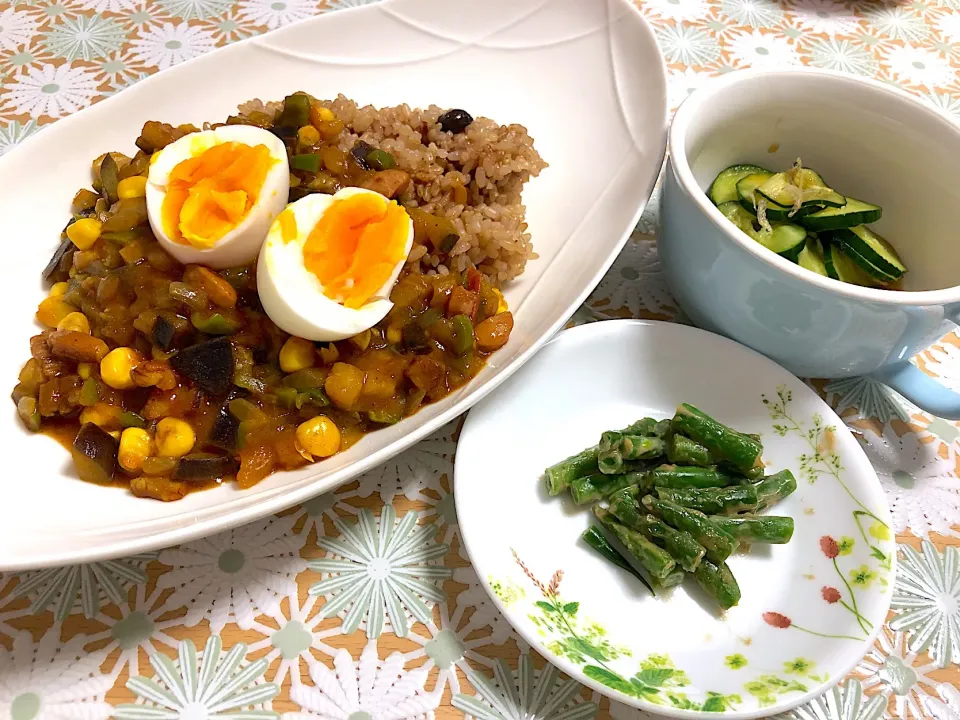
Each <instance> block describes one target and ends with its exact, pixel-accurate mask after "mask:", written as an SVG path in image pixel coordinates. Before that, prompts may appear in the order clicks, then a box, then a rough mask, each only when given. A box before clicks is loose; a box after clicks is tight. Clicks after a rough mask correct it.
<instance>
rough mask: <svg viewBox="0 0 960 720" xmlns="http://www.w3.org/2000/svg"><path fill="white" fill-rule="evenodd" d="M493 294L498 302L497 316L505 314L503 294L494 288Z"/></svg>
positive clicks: (505, 303)
mask: <svg viewBox="0 0 960 720" xmlns="http://www.w3.org/2000/svg"><path fill="white" fill-rule="evenodd" d="M493 293H494V295H496V296H497V300H498V302H497V315H499V314H500V313H505V312H506V311H507V301H506V300H505V299H504V297H503V293H502V292H500V291H499V290H497V289H496V288H493Z"/></svg>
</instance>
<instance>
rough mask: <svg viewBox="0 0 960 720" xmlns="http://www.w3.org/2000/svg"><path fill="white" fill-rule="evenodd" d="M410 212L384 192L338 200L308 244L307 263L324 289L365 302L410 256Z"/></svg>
mask: <svg viewBox="0 0 960 720" xmlns="http://www.w3.org/2000/svg"><path fill="white" fill-rule="evenodd" d="M409 233H410V216H409V215H407V211H406V210H404V209H403V208H402V207H400V206H399V205H397V203H395V202H393V201H390V200H387V199H386V198H385V197H383V196H382V195H376V194H374V193H363V194H358V195H351V196H350V197H346V198H342V199H339V200H336V201H335V202H334V203H333V204H332V205H331V206H330V207H329V208H328V209H327V211H326V212H325V213H324V214H323V216H322V217H321V218H320V222H318V223H317V224H316V225H315V226H314V228H313V230H311V231H310V235H309V236H307V240H306V242H305V243H304V244H303V264H304V266H305V267H306V268H307V270H309V271H310V272H312V273H313V274H314V275H316V277H317V279H318V280H319V281H320V284H321V285H322V286H323V293H324V295H326V296H327V297H328V298H330V299H331V300H334V301H336V302H338V303H340V304H341V305H343V306H344V307H348V308H351V309H357V308H360V307H363V305H365V304H366V303H367V301H368V300H369V299H370V298H371V297H373V295H374V293H376V292H377V291H378V290H379V289H380V288H381V287H383V285H384V284H385V283H386V282H387V280H389V279H390V276H391V275H392V274H393V269H394V268H395V267H396V265H397V263H398V262H401V261H402V260H404V259H405V258H406V252H405V250H406V245H407V238H408V237H409Z"/></svg>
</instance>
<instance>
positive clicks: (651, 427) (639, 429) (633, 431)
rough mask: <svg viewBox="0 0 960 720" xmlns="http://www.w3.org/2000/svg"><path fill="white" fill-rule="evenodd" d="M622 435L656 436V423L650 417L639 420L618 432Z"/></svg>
mask: <svg viewBox="0 0 960 720" xmlns="http://www.w3.org/2000/svg"><path fill="white" fill-rule="evenodd" d="M620 432H621V433H622V434H623V435H649V436H653V435H656V434H657V421H656V420H654V419H653V418H651V417H645V418H640V419H639V420H637V421H636V422H635V423H633V424H632V425H628V426H627V427H625V428H624V429H623V430H621V431H620Z"/></svg>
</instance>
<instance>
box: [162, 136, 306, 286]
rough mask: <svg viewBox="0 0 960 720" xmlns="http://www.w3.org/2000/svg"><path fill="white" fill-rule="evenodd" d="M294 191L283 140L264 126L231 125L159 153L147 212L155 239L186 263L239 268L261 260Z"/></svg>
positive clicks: (179, 142) (184, 141)
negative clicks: (271, 230)
mask: <svg viewBox="0 0 960 720" xmlns="http://www.w3.org/2000/svg"><path fill="white" fill-rule="evenodd" d="M289 192H290V171H289V168H288V166H287V151H286V148H285V147H284V145H283V141H282V140H280V138H278V137H277V136H275V135H274V134H273V133H270V132H268V131H266V130H263V129H261V128H258V127H253V126H248V125H226V126H223V127H219V128H216V129H214V130H205V131H203V132H195V133H191V134H189V135H185V136H184V137H182V138H180V139H179V140H177V141H176V142H173V143H170V144H169V145H167V147H165V148H164V149H163V150H161V151H159V152H158V153H155V154H154V156H153V158H151V164H150V173H149V176H148V178H147V213H148V215H149V217H150V226H151V227H152V228H153V234H154V235H156V236H157V239H158V240H159V241H160V243H161V244H162V245H163V247H164V249H165V250H166V251H167V252H169V253H170V254H171V255H173V256H174V257H175V258H176V259H177V260H179V261H180V262H182V263H197V264H200V265H206V266H208V267H212V268H226V267H236V266H237V265H244V264H246V263H249V262H252V261H253V260H254V258H256V257H257V253H258V252H259V251H260V246H261V244H262V243H263V239H264V237H266V234H267V231H268V230H269V228H270V225H271V224H272V223H273V221H274V219H275V218H276V217H277V215H278V214H279V213H280V211H281V210H283V208H284V207H285V206H286V204H287V198H288V195H289Z"/></svg>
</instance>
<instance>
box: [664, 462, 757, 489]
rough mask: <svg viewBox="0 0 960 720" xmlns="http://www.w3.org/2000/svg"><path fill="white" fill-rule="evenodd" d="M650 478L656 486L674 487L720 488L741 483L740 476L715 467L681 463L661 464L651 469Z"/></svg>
mask: <svg viewBox="0 0 960 720" xmlns="http://www.w3.org/2000/svg"><path fill="white" fill-rule="evenodd" d="M650 480H651V482H652V484H653V486H654V487H665V488H673V489H677V490H679V489H682V488H719V487H729V486H731V485H739V484H740V478H738V477H734V476H732V475H728V474H727V473H725V472H722V471H720V470H718V469H717V468H713V467H696V466H688V467H684V466H680V465H661V466H660V467H658V468H654V469H653V470H651V471H650Z"/></svg>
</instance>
